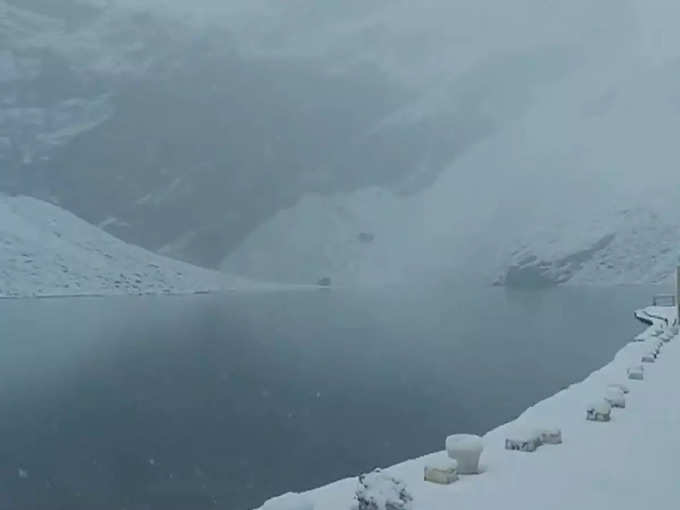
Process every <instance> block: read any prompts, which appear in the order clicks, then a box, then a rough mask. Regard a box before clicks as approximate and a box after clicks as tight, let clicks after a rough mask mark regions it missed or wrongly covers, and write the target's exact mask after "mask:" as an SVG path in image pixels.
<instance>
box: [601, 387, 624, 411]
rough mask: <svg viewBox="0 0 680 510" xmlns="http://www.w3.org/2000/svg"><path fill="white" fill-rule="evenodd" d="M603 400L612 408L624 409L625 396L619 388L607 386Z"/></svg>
mask: <svg viewBox="0 0 680 510" xmlns="http://www.w3.org/2000/svg"><path fill="white" fill-rule="evenodd" d="M604 399H605V400H606V401H607V402H608V403H609V405H610V406H612V407H621V408H623V407H626V396H625V394H624V393H623V390H622V389H620V388H616V387H613V386H609V387H608V388H607V391H606V392H605V395H604Z"/></svg>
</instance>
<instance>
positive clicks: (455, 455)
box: [446, 434, 484, 475]
mask: <svg viewBox="0 0 680 510" xmlns="http://www.w3.org/2000/svg"><path fill="white" fill-rule="evenodd" d="M483 449H484V443H483V442H482V438H481V437H479V436H476V435H474V434H454V435H452V436H449V437H447V438H446V452H447V453H448V454H449V457H451V458H452V459H454V460H455V461H456V462H457V463H458V473H459V474H461V475H476V474H477V473H479V457H480V456H481V455H482V450H483Z"/></svg>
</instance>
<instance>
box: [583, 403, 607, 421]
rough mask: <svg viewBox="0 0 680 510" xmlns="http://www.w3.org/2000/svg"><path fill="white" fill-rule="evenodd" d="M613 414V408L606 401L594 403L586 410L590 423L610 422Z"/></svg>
mask: <svg viewBox="0 0 680 510" xmlns="http://www.w3.org/2000/svg"><path fill="white" fill-rule="evenodd" d="M611 412H612V408H611V406H610V405H609V402H607V401H606V400H602V401H599V402H593V403H592V404H590V405H589V406H588V407H587V409H586V419H587V420H589V421H609V420H611Z"/></svg>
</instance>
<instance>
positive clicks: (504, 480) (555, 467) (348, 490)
mask: <svg viewBox="0 0 680 510" xmlns="http://www.w3.org/2000/svg"><path fill="white" fill-rule="evenodd" d="M645 311H646V312H647V313H650V314H651V315H654V316H662V317H666V318H668V319H670V321H671V322H672V321H673V320H674V319H675V318H676V316H677V314H676V311H675V309H674V308H664V307H649V308H647V309H645ZM659 324H662V322H661V321H660V320H656V321H655V325H654V326H650V327H649V328H648V329H647V330H646V331H645V333H644V334H643V337H644V338H646V339H651V338H653V337H652V336H651V335H652V332H653V331H654V330H655V329H657V326H658V325H659ZM648 342H651V340H647V341H646V342H634V341H632V342H631V343H629V344H627V345H626V346H625V347H624V348H623V349H621V350H620V351H619V352H618V354H617V355H616V357H615V359H614V360H613V361H612V362H611V363H609V364H608V365H606V366H605V367H603V368H601V369H600V370H598V371H596V372H594V373H593V374H591V375H590V376H589V377H588V378H586V379H585V380H584V381H582V382H580V383H578V384H574V385H572V386H570V387H569V388H567V389H565V390H563V391H561V392H560V393H558V394H556V395H554V396H552V397H550V398H548V399H546V400H544V401H542V402H540V403H538V404H536V405H535V406H533V407H531V408H529V409H527V410H526V411H525V412H524V413H523V414H522V415H520V416H519V417H518V418H517V419H516V420H515V421H513V422H510V423H507V424H505V425H502V426H500V427H498V428H497V429H494V430H492V431H491V432H489V433H487V434H486V435H485V436H484V438H483V439H484V445H485V448H484V452H483V453H482V458H481V466H482V471H483V472H482V473H481V474H479V475H474V476H472V475H471V476H461V477H460V480H459V481H457V482H454V483H453V484H452V485H448V486H440V485H435V484H432V483H426V482H424V481H423V468H424V466H425V464H428V463H431V462H433V461H436V460H438V459H444V458H446V452H445V451H441V452H437V453H433V454H431V455H427V456H425V457H422V458H419V459H413V460H409V461H407V462H404V463H402V464H398V465H396V466H393V467H390V468H387V469H386V470H385V472H386V473H387V474H390V475H393V476H395V477H396V478H399V479H401V480H403V481H404V482H405V483H406V487H407V490H408V491H409V492H410V493H411V494H412V495H413V497H414V501H413V510H451V509H452V508H478V509H496V508H522V509H524V510H532V509H536V510H545V509H548V508H549V509H551V510H562V509H564V510H574V509H575V508H582V509H591V508H616V509H617V510H628V509H630V510H639V509H640V508H658V509H670V508H676V507H677V502H678V501H680V484H678V476H677V458H678V453H679V452H680V435H679V434H678V429H679V428H680V408H679V407H678V406H677V405H674V402H675V401H676V398H675V393H674V392H675V388H677V387H678V386H679V385H680V372H678V370H677V367H678V363H680V338H678V337H677V336H676V337H674V338H673V339H672V340H671V341H670V342H669V343H666V344H665V345H664V348H663V350H662V351H661V354H660V357H659V359H658V360H657V361H656V362H655V363H650V364H645V373H644V380H642V381H633V380H629V379H627V375H626V370H627V368H628V367H629V366H630V365H633V364H639V363H640V356H641V352H642V351H643V350H644V349H645V347H646V348H647V349H649V347H648V345H646V344H648ZM618 383H621V384H625V385H626V386H627V387H628V388H629V390H630V393H628V394H627V395H626V408H625V409H614V410H613V411H612V420H611V422H607V423H601V422H600V423H598V422H589V421H586V419H585V415H586V407H587V405H588V404H589V403H591V402H592V401H597V400H598V399H601V398H603V397H604V395H605V391H606V389H607V386H608V385H609V384H618ZM544 427H559V428H561V430H562V437H563V441H564V442H563V444H561V445H544V446H542V447H540V448H539V449H538V450H536V451H535V452H533V453H524V452H517V451H508V450H505V449H504V440H505V438H506V436H507V435H508V432H510V431H513V430H518V429H521V430H526V429H527V428H531V429H535V428H544ZM451 432H452V433H455V432H464V431H451ZM444 439H445V438H443V437H442V438H441V440H442V447H443V446H444ZM356 487H357V479H356V478H349V479H346V480H342V481H339V482H337V483H334V484H331V485H328V486H326V487H321V488H319V489H316V490H312V491H309V492H307V493H305V494H304V496H305V497H306V498H307V499H309V500H310V501H311V502H312V503H314V505H315V509H316V510H348V509H349V508H352V505H353V497H354V491H355V489H356Z"/></svg>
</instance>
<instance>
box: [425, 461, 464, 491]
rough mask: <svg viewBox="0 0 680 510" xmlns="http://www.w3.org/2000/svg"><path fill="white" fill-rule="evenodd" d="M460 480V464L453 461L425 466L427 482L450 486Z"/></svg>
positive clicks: (433, 462) (437, 462) (430, 463)
mask: <svg viewBox="0 0 680 510" xmlns="http://www.w3.org/2000/svg"><path fill="white" fill-rule="evenodd" d="M456 480H458V463H457V462H456V461H455V460H453V459H443V460H440V461H432V462H428V463H427V464H425V481H426V482H432V483H438V484H442V485H448V484H450V483H453V482H455V481H456Z"/></svg>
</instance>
